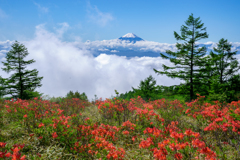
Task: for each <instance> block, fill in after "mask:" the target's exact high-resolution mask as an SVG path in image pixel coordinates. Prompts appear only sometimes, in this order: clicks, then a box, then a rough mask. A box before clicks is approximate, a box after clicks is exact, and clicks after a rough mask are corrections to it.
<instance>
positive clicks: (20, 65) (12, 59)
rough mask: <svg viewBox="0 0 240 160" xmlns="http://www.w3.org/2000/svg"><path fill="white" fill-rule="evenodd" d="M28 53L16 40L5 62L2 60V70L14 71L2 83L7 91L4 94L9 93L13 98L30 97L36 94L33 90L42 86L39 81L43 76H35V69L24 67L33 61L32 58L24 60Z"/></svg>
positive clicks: (36, 73) (36, 72) (36, 74)
mask: <svg viewBox="0 0 240 160" xmlns="http://www.w3.org/2000/svg"><path fill="white" fill-rule="evenodd" d="M28 54H29V53H28V51H27V48H26V47H25V46H24V45H23V44H19V42H17V41H16V42H15V43H14V44H13V45H12V49H11V50H10V51H9V52H8V53H7V55H6V62H2V63H3V65H4V66H5V68H2V69H3V71H5V72H7V73H9V72H11V71H15V73H14V74H12V75H11V76H10V77H9V78H7V79H6V80H5V82H4V85H6V86H5V87H4V88H3V89H4V90H5V91H7V92H6V93H5V94H11V95H12V97H13V98H20V99H28V98H32V97H31V96H32V95H34V94H35V95H37V92H34V90H35V89H36V88H37V87H41V86H42V85H41V84H40V81H41V80H42V79H43V77H37V76H38V71H37V70H36V69H33V70H27V69H26V68H27V65H29V64H31V63H34V62H35V61H34V60H33V59H31V60H28V61H24V58H25V57H26V56H27V55H28Z"/></svg>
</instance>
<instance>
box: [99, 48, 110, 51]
mask: <svg viewBox="0 0 240 160" xmlns="http://www.w3.org/2000/svg"><path fill="white" fill-rule="evenodd" d="M98 50H99V51H109V49H106V48H100V49H98Z"/></svg>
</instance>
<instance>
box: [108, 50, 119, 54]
mask: <svg viewBox="0 0 240 160" xmlns="http://www.w3.org/2000/svg"><path fill="white" fill-rule="evenodd" d="M110 52H113V53H116V52H119V51H117V50H111V51H110Z"/></svg>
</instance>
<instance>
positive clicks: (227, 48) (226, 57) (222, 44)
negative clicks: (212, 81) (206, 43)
mask: <svg viewBox="0 0 240 160" xmlns="http://www.w3.org/2000/svg"><path fill="white" fill-rule="evenodd" d="M231 47H232V45H231V44H230V43H229V42H228V40H227V39H224V38H222V39H220V40H219V42H218V44H217V48H215V47H214V48H213V50H214V52H217V53H214V52H213V51H211V52H210V55H211V57H212V58H213V59H215V60H214V65H215V66H216V67H217V70H216V74H218V75H219V76H220V77H219V81H220V83H221V84H223V83H225V82H227V81H228V80H229V79H230V78H232V77H233V76H234V73H236V72H237V71H238V70H239V69H240V66H239V65H238V61H237V59H236V58H233V56H234V55H236V54H237V51H235V52H231Z"/></svg>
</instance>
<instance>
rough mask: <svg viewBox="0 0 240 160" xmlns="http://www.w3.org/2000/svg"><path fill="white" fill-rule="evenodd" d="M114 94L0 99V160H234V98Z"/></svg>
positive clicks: (238, 105)
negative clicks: (225, 101) (227, 100)
mask: <svg viewBox="0 0 240 160" xmlns="http://www.w3.org/2000/svg"><path fill="white" fill-rule="evenodd" d="M203 99H204V96H200V95H198V98H197V99H196V100H194V101H192V102H189V103H187V102H186V103H182V102H180V101H178V100H174V101H170V100H166V99H160V100H155V101H149V102H145V101H144V100H143V99H141V97H138V98H135V99H131V100H130V101H127V100H123V99H119V98H114V99H106V100H101V99H100V100H97V101H95V102H92V103H90V102H87V101H83V100H80V99H77V98H72V99H68V100H65V101H62V102H60V103H55V102H51V101H48V100H41V99H37V98H35V99H34V100H21V99H17V100H15V101H14V100H13V99H12V100H10V101H9V100H8V101H2V102H1V104H0V159H6V160H7V159H13V160H19V159H21V160H25V159H26V160H35V159H43V160H46V159H49V160H50V159H51V160H53V159H54V160H55V159H56V160H57V159H60V160H65V159H66V160H68V159H69V160H70V159H82V160H85V159H86V160H88V159H89V160H120V159H126V160H149V159H150V160H153V159H156V160H164V159H168V160H174V159H175V160H180V159H183V160H185V159H189V160H190V159H206V160H215V159H230V160H233V159H240V158H238V157H240V148H239V144H240V121H239V120H240V116H239V114H240V100H239V101H238V102H232V103H229V104H220V103H219V102H218V101H215V102H212V103H211V104H210V103H207V102H204V100H203Z"/></svg>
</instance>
